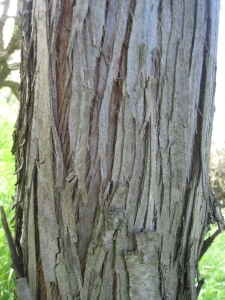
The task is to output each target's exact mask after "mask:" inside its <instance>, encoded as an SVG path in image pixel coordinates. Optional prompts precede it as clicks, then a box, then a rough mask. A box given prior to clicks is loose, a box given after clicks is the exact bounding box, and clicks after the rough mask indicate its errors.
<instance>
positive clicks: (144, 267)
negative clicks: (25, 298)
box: [14, 0, 219, 300]
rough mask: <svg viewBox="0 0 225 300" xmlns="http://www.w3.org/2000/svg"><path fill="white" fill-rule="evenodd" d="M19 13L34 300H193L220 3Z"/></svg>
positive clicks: (209, 212)
mask: <svg viewBox="0 0 225 300" xmlns="http://www.w3.org/2000/svg"><path fill="white" fill-rule="evenodd" d="M19 12H20V15H21V25H20V28H21V33H22V66H21V80H22V82H21V107H20V113H19V117H18V121H17V129H16V131H15V144H14V151H15V153H16V157H17V176H18V183H17V194H16V198H15V204H14V206H15V208H16V235H15V243H16V247H17V251H18V253H19V255H20V257H21V261H22V264H23V272H24V277H25V278H26V279H27V282H28V286H29V290H30V293H31V295H32V298H33V299H63V300H64V299H82V300H86V299H91V300H94V299H101V300H106V299H107V300H110V299H118V300H119V299H121V300H140V299H168V300H169V299H171V300H174V299H188V300H190V299H196V298H197V291H198V290H199V288H197V286H196V285H195V278H197V281H198V280H200V277H199V274H198V261H199V259H200V256H201V251H202V249H203V242H204V236H205V233H206V232H207V231H208V229H209V223H210V222H211V221H212V217H213V214H214V211H213V207H215V205H214V206H213V205H211V203H210V200H209V179H208V171H209V170H208V168H209V154H210V142H211V131H212V118H213V113H214V104H213V99H214V92H215V72H216V51H217V37H218V15H219V0H215V1H210V0H198V1H194V0H184V1H178V0H177V1H175V0H172V1H168V0H161V1H159V0H149V1H147V0H140V1H135V0H126V1H125V0H121V1H119V0H118V1H117V0H114V1H112V0H109V1H106V0H83V1H79V0H77V1H72V0H64V1H60V0H53V1H44V0H36V1H34V0H33V1H32V0H31V1H25V0H20V1H19ZM200 283H201V284H202V280H201V281H200Z"/></svg>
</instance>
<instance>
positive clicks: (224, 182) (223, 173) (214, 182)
mask: <svg viewBox="0 0 225 300" xmlns="http://www.w3.org/2000/svg"><path fill="white" fill-rule="evenodd" d="M210 164H211V170H210V181H211V187H212V190H213V192H214V194H215V196H216V198H217V199H218V200H219V201H220V202H221V204H222V206H225V202H224V200H225V148H222V150H214V152H213V153H212V154H211V161H210Z"/></svg>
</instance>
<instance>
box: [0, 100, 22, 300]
mask: <svg viewBox="0 0 225 300" xmlns="http://www.w3.org/2000/svg"><path fill="white" fill-rule="evenodd" d="M17 107H18V103H17V102H16V100H15V99H14V101H13V100H11V101H10V102H7V100H4V99H2V98H0V132H1V138H0V206H3V207H4V209H5V212H6V215H7V219H8V221H10V220H11V219H12V217H13V211H12V210H11V207H12V204H13V200H12V196H13V195H14V194H15V185H14V184H15V176H14V175H13V173H14V171H15V163H14V157H13V156H12V154H11V148H12V132H13V128H14V124H15V120H16V114H17ZM11 227H12V224H11ZM0 257H1V263H0V299H1V300H8V299H13V287H14V284H13V281H12V273H13V272H12V269H11V268H10V266H11V258H10V255H9V249H8V245H7V241H6V237H5V233H4V230H3V228H2V223H1V222H0Z"/></svg>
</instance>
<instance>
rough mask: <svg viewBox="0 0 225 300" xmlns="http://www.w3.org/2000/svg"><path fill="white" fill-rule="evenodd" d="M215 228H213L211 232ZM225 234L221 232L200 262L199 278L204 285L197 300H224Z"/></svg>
mask: <svg viewBox="0 0 225 300" xmlns="http://www.w3.org/2000/svg"><path fill="white" fill-rule="evenodd" d="M215 229H216V228H215V227H213V229H212V230H215ZM224 244H225V232H224V231H223V232H222V233H221V234H219V236H217V238H216V239H215V241H214V242H213V244H212V245H211V247H210V248H209V249H208V251H207V252H206V253H205V254H204V255H203V257H202V259H201V261H200V273H201V277H204V278H205V283H204V285H203V287H202V289H201V292H200V295H199V297H198V300H224V299H225V255H224Z"/></svg>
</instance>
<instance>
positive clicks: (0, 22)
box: [0, 0, 225, 300]
mask: <svg viewBox="0 0 225 300" xmlns="http://www.w3.org/2000/svg"><path fill="white" fill-rule="evenodd" d="M16 12H17V0H11V1H10V0H5V1H0V137H1V138H0V206H3V207H4V209H5V211H6V215H7V219H8V222H9V223H10V220H11V219H12V218H13V211H12V210H11V207H12V204H13V199H12V197H13V196H14V195H15V176H14V175H13V173H14V171H15V163H14V157H13V156H12V154H11V149H12V133H13V130H14V125H15V122H16V117H17V112H18V107H19V100H18V88H19V80H20V79H19V63H20V35H19V31H18V17H17V16H16ZM224 28H225V1H221V12H220V25H219V43H218V68H217V85H216V97H215V106H216V112H215V115H214V123H213V136H212V150H211V162H210V167H211V171H210V178H211V186H212V189H213V192H214V193H215V195H216V197H217V199H218V200H219V201H220V202H221V205H222V206H225V202H224V201H225V143H224V142H225V130H224V129H225V116H224V115H225V101H224V89H223V88H224V87H223V85H224V82H223V81H224V78H225V58H224V55H225V30H224ZM10 224H11V227H12V223H10ZM215 230H216V225H214V226H212V230H211V231H210V232H209V233H208V235H212V234H213V232H214V231H215ZM224 244H225V233H224V231H223V233H222V234H220V235H219V236H218V237H217V238H216V240H215V241H214V242H213V244H212V246H211V247H210V248H209V250H208V251H207V252H206V254H204V256H203V257H202V259H201V262H200V277H201V278H202V277H204V278H205V284H204V285H203V288H202V290H201V293H200V295H199V298H198V299H200V300H211V299H214V300H219V299H221V300H222V299H223V300H224V299H225V256H224ZM0 258H1V263H0V299H1V300H8V299H10V300H11V299H13V298H14V294H13V289H14V284H13V276H14V274H13V269H11V268H10V265H11V259H10V255H9V250H8V246H7V242H6V238H5V234H4V231H3V228H2V224H1V222H0Z"/></svg>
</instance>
